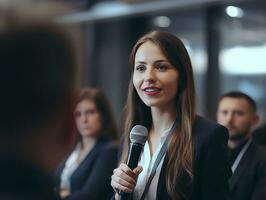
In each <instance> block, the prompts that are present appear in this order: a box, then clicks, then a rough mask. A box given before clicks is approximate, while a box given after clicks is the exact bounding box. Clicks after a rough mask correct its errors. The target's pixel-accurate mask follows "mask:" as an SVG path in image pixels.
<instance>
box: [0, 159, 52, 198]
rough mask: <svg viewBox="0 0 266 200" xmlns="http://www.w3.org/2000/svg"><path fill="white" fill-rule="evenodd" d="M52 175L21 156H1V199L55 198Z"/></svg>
mask: <svg viewBox="0 0 266 200" xmlns="http://www.w3.org/2000/svg"><path fill="white" fill-rule="evenodd" d="M53 187H54V183H53V181H52V177H51V175H49V174H46V173H45V172H44V171H42V170H41V169H40V168H38V167H37V166H36V165H34V164H33V163H31V162H30V161H27V160H26V159H24V158H22V157H19V156H12V155H10V154H8V155H5V156H3V155H1V156H0V199H1V200H55V199H56V195H55V193H54V189H53Z"/></svg>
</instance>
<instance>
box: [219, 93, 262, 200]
mask: <svg viewBox="0 0 266 200" xmlns="http://www.w3.org/2000/svg"><path fill="white" fill-rule="evenodd" d="M217 121H218V122H219V123H220V124H222V125H224V126H225V127H226V128H227V129H228V131H229V140H228V148H229V162H230V164H231V169H232V172H233V175H232V177H231V178H230V180H229V186H230V193H231V194H230V200H263V199H266V152H265V149H264V148H262V147H260V146H259V145H257V144H256V143H255V142H254V141H253V140H252V137H251V133H252V129H253V128H254V127H256V125H257V124H258V122H259V116H258V114H257V105H256V102H255V101H254V100H253V99H252V98H251V97H250V96H248V95H247V94H245V93H242V92H239V91H231V92H228V93H225V94H223V95H222V96H221V97H220V98H219V100H218V108H217Z"/></svg>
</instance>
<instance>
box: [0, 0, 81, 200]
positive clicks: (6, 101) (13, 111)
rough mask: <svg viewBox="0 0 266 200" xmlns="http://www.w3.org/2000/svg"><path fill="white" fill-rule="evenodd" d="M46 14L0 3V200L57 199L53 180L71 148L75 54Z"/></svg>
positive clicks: (38, 8) (65, 33)
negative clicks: (59, 165) (55, 171)
mask: <svg viewBox="0 0 266 200" xmlns="http://www.w3.org/2000/svg"><path fill="white" fill-rule="evenodd" d="M43 9H44V10H45V13H43ZM54 9H55V8H54V6H53V10H54ZM48 10H50V7H49V5H48V4H45V5H41V4H38V6H37V5H32V4H22V1H20V2H16V5H14V4H12V1H5V2H3V1H1V2H0V55H1V59H0V67H1V73H0V88H1V98H0V110H1V115H0V162H1V164H0V178H1V182H0V199H1V200H36V199H38V200H52V199H55V194H54V190H53V185H54V183H53V182H52V180H53V179H52V174H53V173H54V170H55V169H56V167H57V166H58V164H59V162H61V160H62V159H64V157H65V155H66V154H68V153H69V151H70V150H71V149H72V148H73V143H72V141H73V130H74V123H73V120H74V119H73V115H72V112H73V109H74V91H75V87H76V80H75V77H76V70H75V68H74V66H77V62H76V61H77V60H76V53H75V50H76V49H75V48H74V43H73V41H72V39H73V38H71V37H70V33H69V32H68V31H69V30H67V29H66V28H63V27H61V26H59V25H58V24H56V23H55V22H53V21H52V19H51V18H47V17H48V14H47V13H46V12H47V11H48ZM33 12H34V13H33ZM42 14H45V17H44V16H42Z"/></svg>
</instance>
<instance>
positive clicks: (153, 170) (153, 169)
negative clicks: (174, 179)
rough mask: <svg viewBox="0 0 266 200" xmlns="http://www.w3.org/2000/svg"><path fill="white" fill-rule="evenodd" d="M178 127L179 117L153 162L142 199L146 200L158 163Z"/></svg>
mask: <svg viewBox="0 0 266 200" xmlns="http://www.w3.org/2000/svg"><path fill="white" fill-rule="evenodd" d="M176 127H177V119H176V120H175V122H174V124H173V126H172V127H171V129H170V131H169V133H168V135H167V137H166V139H165V141H164V143H163V146H162V148H161V149H160V152H159V154H158V156H157V158H156V160H155V162H154V164H153V167H152V171H151V174H150V176H149V179H148V181H147V183H146V186H145V189H144V191H143V193H142V196H141V198H140V200H144V198H145V196H146V195H147V193H148V190H149V187H150V184H151V181H152V179H153V177H154V176H155V174H156V170H157V167H158V165H159V164H160V162H161V160H162V158H163V156H164V155H165V153H166V151H167V147H168V143H169V140H170V138H171V136H172V134H173V133H174V131H175V130H176Z"/></svg>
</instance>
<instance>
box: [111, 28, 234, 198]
mask: <svg viewBox="0 0 266 200" xmlns="http://www.w3.org/2000/svg"><path fill="white" fill-rule="evenodd" d="M129 64H130V68H131V72H132V75H131V80H130V83H129V90H128V99H127V104H126V109H125V116H126V119H125V130H124V133H125V135H124V145H123V150H122V158H121V164H120V166H119V167H118V168H117V169H115V170H114V172H113V176H112V181H111V185H112V187H113V188H114V190H115V191H116V192H117V194H116V199H118V198H119V193H120V192H124V193H131V194H132V197H133V199H164V200H165V199H177V200H185V199H189V200H191V199H193V200H214V199H215V200H225V199H227V197H228V191H229V190H228V179H229V177H230V174H231V171H230V167H229V165H228V163H227V159H226V144H227V139H228V132H227V130H226V129H225V128H224V127H223V126H220V125H218V124H216V123H214V122H211V121H208V120H206V119H204V118H202V117H200V116H198V115H196V113H195V110H196V108H195V89H194V80H193V71H192V66H191V61H190V58H189V55H188V53H187V51H186V49H185V47H184V45H183V43H182V42H181V40H179V39H178V38H177V37H176V36H174V35H172V34H170V33H167V32H162V31H153V32H150V33H148V34H146V35H144V36H143V37H141V38H140V39H139V40H138V41H137V43H136V44H135V46H134V48H133V50H132V53H131V56H130V61H129ZM136 124H139V125H143V126H145V127H147V129H148V139H147V142H146V143H145V145H144V149H143V152H142V153H141V156H140V160H139V163H138V164H139V166H138V167H136V168H135V169H133V170H131V169H130V168H129V167H128V166H127V165H126V164H125V163H126V161H127V158H128V153H129V152H128V151H129V143H130V141H129V133H130V130H131V128H132V127H133V126H134V125H136ZM165 143H166V145H167V150H166V152H165V154H164V155H163V157H161V160H159V161H156V159H157V157H158V154H159V153H160V151H161V149H162V148H163V146H164V144H165ZM156 162H157V163H158V165H157V166H155V167H157V168H156V172H155V174H154V176H153V178H151V180H150V181H148V179H149V176H150V174H151V171H152V169H153V167H154V165H155V164H154V163H156ZM147 182H148V184H147Z"/></svg>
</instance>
